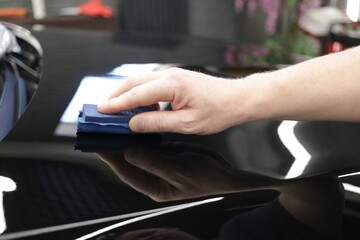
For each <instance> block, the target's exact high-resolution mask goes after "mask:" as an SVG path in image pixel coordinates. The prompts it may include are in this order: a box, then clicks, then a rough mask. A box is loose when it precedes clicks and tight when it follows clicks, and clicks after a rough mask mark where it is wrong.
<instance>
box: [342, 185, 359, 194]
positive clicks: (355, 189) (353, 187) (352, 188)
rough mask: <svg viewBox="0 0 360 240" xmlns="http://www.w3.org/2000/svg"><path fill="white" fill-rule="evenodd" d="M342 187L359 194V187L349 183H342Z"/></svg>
mask: <svg viewBox="0 0 360 240" xmlns="http://www.w3.org/2000/svg"><path fill="white" fill-rule="evenodd" d="M343 186H344V189H345V190H346V191H348V192H352V193H357V194H360V187H358V186H355V185H352V184H350V183H343Z"/></svg>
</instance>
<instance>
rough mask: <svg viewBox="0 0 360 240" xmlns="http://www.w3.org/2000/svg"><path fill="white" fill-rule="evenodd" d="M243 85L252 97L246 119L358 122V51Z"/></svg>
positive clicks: (252, 78)
mask: <svg viewBox="0 0 360 240" xmlns="http://www.w3.org/2000/svg"><path fill="white" fill-rule="evenodd" d="M240 81H241V80H240ZM247 81H249V82H251V81H252V82H253V86H252V87H251V88H250V91H252V92H253V94H254V95H255V97H253V98H252V103H251V104H250V106H252V107H251V108H250V109H248V112H249V115H250V118H249V119H252V120H261V119H284V120H285V119H292V120H335V121H360V47H356V48H353V49H351V50H348V51H345V52H341V53H337V54H331V55H327V56H323V57H319V58H315V59H312V60H309V61H306V62H303V63H301V64H297V65H293V66H291V67H288V68H285V69H282V70H278V71H274V72H269V73H260V74H255V75H253V76H249V77H248V80H247Z"/></svg>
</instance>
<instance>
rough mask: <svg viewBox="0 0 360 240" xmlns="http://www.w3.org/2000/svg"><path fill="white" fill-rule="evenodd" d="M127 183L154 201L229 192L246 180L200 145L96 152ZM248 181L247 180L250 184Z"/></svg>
mask: <svg viewBox="0 0 360 240" xmlns="http://www.w3.org/2000/svg"><path fill="white" fill-rule="evenodd" d="M98 156H99V157H100V158H101V159H102V160H104V161H105V162H106V163H107V164H108V165H109V166H110V167H111V168H112V169H113V170H114V172H115V173H116V174H117V175H118V176H119V177H120V178H121V179H122V180H123V181H124V182H125V183H127V184H129V185H130V186H132V187H133V188H135V189H136V190H138V191H139V192H142V193H144V194H145V195H148V196H149V197H150V198H152V199H154V200H155V201H170V200H180V199H187V198H194V197H200V196H208V195H215V194H222V193H229V192H234V191H239V190H241V189H244V186H246V185H248V186H250V185H249V184H248V183H249V179H247V180H246V181H242V180H244V179H246V177H245V175H241V174H239V172H238V171H237V170H236V169H235V168H234V167H232V166H231V165H230V164H229V163H228V162H227V161H226V160H225V159H224V158H223V157H222V156H221V155H220V154H218V153H216V152H214V151H211V150H209V149H208V148H205V147H203V146H200V145H189V144H182V143H167V144H164V145H163V146H162V148H161V150H154V149H146V148H138V147H137V148H129V149H127V150H126V151H125V154H124V155H119V154H118V155H116V154H104V153H99V154H98ZM250 182H251V181H250Z"/></svg>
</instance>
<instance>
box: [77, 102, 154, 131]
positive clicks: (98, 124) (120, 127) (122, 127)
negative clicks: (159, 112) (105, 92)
mask: <svg viewBox="0 0 360 240" xmlns="http://www.w3.org/2000/svg"><path fill="white" fill-rule="evenodd" d="M154 110H156V108H155V107H139V108H134V109H131V110H127V111H122V112H120V113H117V114H103V113H100V112H98V110H97V106H96V105H94V104H84V105H83V110H82V111H80V114H79V117H78V124H77V131H78V132H85V133H113V134H131V133H134V132H133V131H131V130H130V128H129V121H130V119H131V118H132V117H133V116H135V115H136V114H139V113H142V112H148V111H154Z"/></svg>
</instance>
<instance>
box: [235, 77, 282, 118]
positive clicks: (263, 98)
mask: <svg viewBox="0 0 360 240" xmlns="http://www.w3.org/2000/svg"><path fill="white" fill-rule="evenodd" d="M272 75H273V73H272V72H266V73H256V74H252V75H250V76H248V77H246V78H243V79H239V80H236V81H235V84H236V87H234V89H235V92H236V95H235V98H234V99H236V101H234V110H233V113H234V116H232V117H233V118H234V119H237V120H238V122H237V123H236V124H241V123H246V122H253V121H258V120H265V119H273V118H274V116H275V112H274V110H275V106H274V102H275V101H276V100H275V98H274V96H275V95H274V91H276V86H274V84H273V83H272V81H271V79H272V78H273V77H272Z"/></svg>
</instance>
